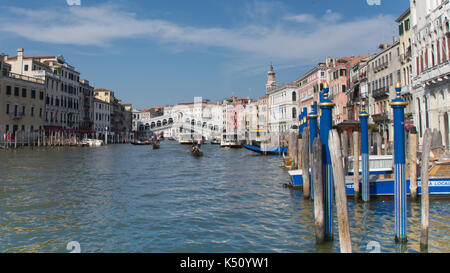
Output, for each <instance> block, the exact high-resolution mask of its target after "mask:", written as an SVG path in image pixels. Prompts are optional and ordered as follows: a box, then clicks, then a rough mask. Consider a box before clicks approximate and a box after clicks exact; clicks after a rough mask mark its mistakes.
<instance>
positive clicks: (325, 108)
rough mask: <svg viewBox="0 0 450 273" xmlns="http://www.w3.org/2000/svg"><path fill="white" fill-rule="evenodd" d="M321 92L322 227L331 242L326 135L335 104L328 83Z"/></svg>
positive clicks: (330, 174)
mask: <svg viewBox="0 0 450 273" xmlns="http://www.w3.org/2000/svg"><path fill="white" fill-rule="evenodd" d="M323 87H324V88H323V92H321V93H320V102H319V107H320V109H321V111H322V114H321V116H320V140H321V142H322V162H323V163H322V164H323V167H322V169H323V171H322V180H323V195H324V208H325V210H324V214H325V215H324V216H325V219H324V227H325V240H333V206H332V204H333V197H334V185H333V171H332V166H331V154H330V147H329V145H328V134H329V132H330V130H331V128H332V110H333V107H334V106H335V104H334V103H333V102H332V101H331V100H330V99H329V98H328V92H329V89H328V83H324V84H323Z"/></svg>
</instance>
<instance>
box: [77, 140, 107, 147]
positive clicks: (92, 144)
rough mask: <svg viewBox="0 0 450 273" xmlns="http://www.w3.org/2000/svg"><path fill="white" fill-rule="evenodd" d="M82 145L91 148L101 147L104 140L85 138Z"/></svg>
mask: <svg viewBox="0 0 450 273" xmlns="http://www.w3.org/2000/svg"><path fill="white" fill-rule="evenodd" d="M81 145H82V146H89V147H100V146H102V145H103V140H99V139H90V138H85V139H83V140H82V141H81Z"/></svg>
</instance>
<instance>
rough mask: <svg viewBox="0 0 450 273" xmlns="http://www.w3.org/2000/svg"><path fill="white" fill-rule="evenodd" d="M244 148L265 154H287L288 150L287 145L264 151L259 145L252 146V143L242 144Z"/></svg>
mask: <svg viewBox="0 0 450 273" xmlns="http://www.w3.org/2000/svg"><path fill="white" fill-rule="evenodd" d="M244 148H245V149H247V150H250V151H252V152H255V153H259V154H267V155H280V154H287V152H288V148H287V147H281V148H279V147H275V148H270V149H267V150H265V151H263V150H262V149H261V148H260V147H257V146H253V145H244Z"/></svg>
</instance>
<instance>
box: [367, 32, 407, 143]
mask: <svg viewBox="0 0 450 273" xmlns="http://www.w3.org/2000/svg"><path fill="white" fill-rule="evenodd" d="M393 42H394V43H393V44H392V45H389V44H380V46H379V49H380V52H378V53H377V54H374V55H373V56H372V57H371V58H370V59H369V60H368V62H367V65H368V67H367V72H368V83H369V84H368V93H369V114H370V118H369V121H370V122H373V123H375V124H376V125H377V126H378V129H379V132H380V134H381V135H382V136H383V139H384V141H385V142H384V143H385V144H389V143H390V142H391V141H392V140H393V136H394V131H393V123H392V121H393V113H392V108H391V107H390V106H389V103H390V101H391V100H392V99H394V98H395V97H396V93H395V83H397V82H400V81H401V63H400V43H399V41H398V40H397V38H396V37H394V40H393Z"/></svg>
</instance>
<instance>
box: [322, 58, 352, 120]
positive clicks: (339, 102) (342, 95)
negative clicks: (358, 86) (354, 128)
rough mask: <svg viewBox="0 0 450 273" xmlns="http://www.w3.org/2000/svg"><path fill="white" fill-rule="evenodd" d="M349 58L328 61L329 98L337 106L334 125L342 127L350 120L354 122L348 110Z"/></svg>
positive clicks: (334, 110)
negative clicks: (341, 125)
mask: <svg viewBox="0 0 450 273" xmlns="http://www.w3.org/2000/svg"><path fill="white" fill-rule="evenodd" d="M349 60H350V59H349V58H336V59H329V60H328V61H327V66H328V70H327V74H328V75H327V76H328V77H327V82H328V86H329V98H330V99H331V100H333V102H334V103H335V104H336V106H335V107H333V110H332V111H333V121H332V122H333V125H334V126H335V125H340V124H343V123H344V122H346V121H348V120H353V118H349V116H351V117H352V114H351V113H350V114H349V112H351V111H352V109H348V105H347V104H348V102H349V94H348V91H349V90H348V78H349V77H348V75H349V72H348V70H347V66H346V65H347V63H348V62H349Z"/></svg>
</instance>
